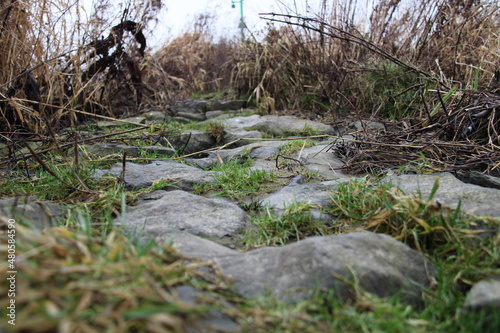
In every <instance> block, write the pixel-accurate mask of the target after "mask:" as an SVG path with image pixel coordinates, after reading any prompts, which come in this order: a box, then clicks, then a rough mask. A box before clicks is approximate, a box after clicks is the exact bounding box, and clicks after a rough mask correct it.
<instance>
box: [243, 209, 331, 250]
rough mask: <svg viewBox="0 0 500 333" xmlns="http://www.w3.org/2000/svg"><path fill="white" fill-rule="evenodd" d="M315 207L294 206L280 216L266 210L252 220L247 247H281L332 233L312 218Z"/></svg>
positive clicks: (326, 226)
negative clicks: (311, 212)
mask: <svg viewBox="0 0 500 333" xmlns="http://www.w3.org/2000/svg"><path fill="white" fill-rule="evenodd" d="M314 208H317V207H315V206H314V205H310V204H298V203H295V204H292V205H290V206H289V207H287V208H286V209H285V212H284V213H283V214H282V215H280V216H278V215H276V213H275V212H274V211H272V210H271V209H269V208H268V209H265V210H264V211H263V212H261V213H260V214H257V215H255V216H253V217H252V218H251V221H250V222H251V224H252V228H249V229H248V230H247V231H246V233H245V235H244V237H243V238H244V241H243V242H244V243H245V245H246V246H247V247H260V246H281V245H286V244H288V243H290V242H292V241H298V240H301V239H304V238H306V237H311V236H322V235H327V234H329V233H330V230H329V226H328V225H326V224H325V223H324V222H322V221H319V220H317V219H315V218H314V217H312V216H311V214H310V211H311V210H312V209H314Z"/></svg>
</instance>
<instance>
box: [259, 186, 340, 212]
mask: <svg viewBox="0 0 500 333" xmlns="http://www.w3.org/2000/svg"><path fill="white" fill-rule="evenodd" d="M347 182H348V179H342V180H329V181H324V182H319V183H305V184H302V183H291V184H289V185H287V186H285V187H283V188H282V189H281V190H279V191H278V192H276V193H273V194H270V195H269V196H268V197H267V198H265V199H264V200H262V204H263V205H265V206H269V207H272V208H274V209H276V210H277V211H278V213H281V212H282V211H283V210H284V209H286V207H289V206H290V205H292V204H294V203H305V204H312V205H316V206H318V207H323V208H326V207H327V206H328V205H329V204H330V202H331V199H330V196H331V194H332V192H333V191H335V189H336V188H337V187H338V186H339V185H340V184H343V183H347Z"/></svg>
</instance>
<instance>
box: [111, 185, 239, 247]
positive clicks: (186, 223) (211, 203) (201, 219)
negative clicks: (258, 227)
mask: <svg viewBox="0 0 500 333" xmlns="http://www.w3.org/2000/svg"><path fill="white" fill-rule="evenodd" d="M115 222H117V223H121V224H122V225H123V226H124V227H125V228H127V229H129V230H133V231H134V232H135V233H136V234H137V235H139V236H140V237H144V238H155V239H156V238H158V237H162V238H164V237H169V234H170V233H176V232H180V231H184V232H187V233H190V234H193V235H199V236H204V237H211V238H218V239H222V238H225V237H232V236H235V235H236V234H238V233H240V232H241V231H242V230H243V228H244V227H245V225H246V213H245V212H244V211H243V210H242V209H241V208H240V207H238V206H237V205H236V204H234V203H232V202H229V201H228V200H225V199H222V198H211V199H209V198H205V197H202V196H199V195H195V194H191V193H188V192H185V191H181V190H175V191H170V192H165V193H163V194H162V196H161V197H160V198H159V199H158V200H152V201H148V202H143V203H142V204H140V205H138V206H136V207H131V208H129V210H128V211H127V212H126V213H125V214H124V215H122V216H121V217H119V218H117V219H116V220H115Z"/></svg>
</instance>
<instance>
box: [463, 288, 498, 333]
mask: <svg viewBox="0 0 500 333" xmlns="http://www.w3.org/2000/svg"><path fill="white" fill-rule="evenodd" d="M471 312H476V313H478V312H482V313H483V315H485V318H484V319H483V323H482V325H481V326H482V332H500V317H499V312H500V279H499V278H497V279H489V280H483V281H480V282H478V283H476V284H475V285H474V286H473V287H472V289H471V290H470V291H469V293H468V294H467V297H466V298H465V302H464V306H463V309H462V313H471Z"/></svg>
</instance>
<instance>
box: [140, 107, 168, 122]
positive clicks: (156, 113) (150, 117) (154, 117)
mask: <svg viewBox="0 0 500 333" xmlns="http://www.w3.org/2000/svg"><path fill="white" fill-rule="evenodd" d="M141 116H142V117H144V118H146V120H147V121H167V120H170V118H171V117H170V115H169V114H168V113H167V111H162V110H151V111H148V112H145V113H143V114H142V115H141Z"/></svg>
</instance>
